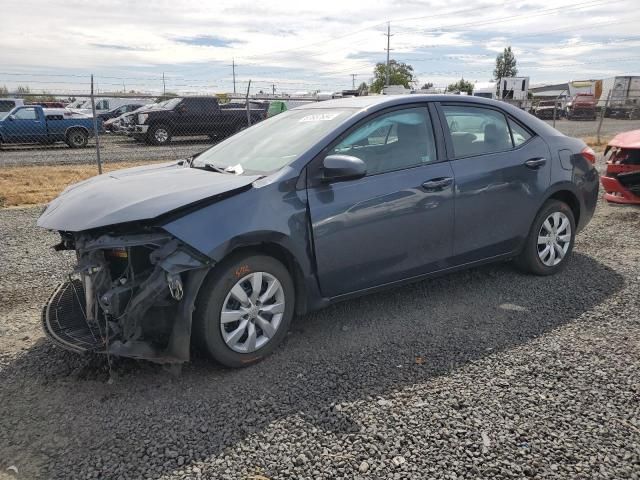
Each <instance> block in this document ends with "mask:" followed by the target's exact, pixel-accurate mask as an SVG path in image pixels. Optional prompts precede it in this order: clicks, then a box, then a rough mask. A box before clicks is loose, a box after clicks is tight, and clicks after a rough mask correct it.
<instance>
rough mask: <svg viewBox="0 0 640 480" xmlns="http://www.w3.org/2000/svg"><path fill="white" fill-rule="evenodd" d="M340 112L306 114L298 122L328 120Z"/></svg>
mask: <svg viewBox="0 0 640 480" xmlns="http://www.w3.org/2000/svg"><path fill="white" fill-rule="evenodd" d="M338 115H340V113H339V112H338V113H314V114H313V115H306V116H304V117H302V118H301V119H300V120H299V121H300V122H326V121H328V120H333V119H334V118H336V117H337V116H338Z"/></svg>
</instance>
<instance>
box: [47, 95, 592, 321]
mask: <svg viewBox="0 0 640 480" xmlns="http://www.w3.org/2000/svg"><path fill="white" fill-rule="evenodd" d="M451 100H452V97H451V96H421V95H410V96H402V97H361V98H354V99H345V100H340V101H328V102H321V103H318V104H310V105H305V106H304V107H299V108H301V109H315V108H332V107H336V108H341V109H344V108H352V109H354V115H352V116H350V117H349V118H348V119H347V120H346V121H345V122H344V123H343V124H342V125H340V126H339V127H337V128H336V129H335V130H334V131H333V132H331V133H329V134H327V135H326V137H325V138H324V139H322V140H321V141H319V142H318V143H317V144H316V145H315V146H313V147H312V148H310V149H309V150H308V151H307V152H306V153H305V154H303V155H301V156H300V158H298V159H297V160H295V161H294V162H292V163H291V164H290V165H289V166H288V167H286V168H283V169H281V170H280V171H278V172H275V173H273V174H271V175H268V176H267V177H265V178H261V179H258V178H257V177H247V176H235V175H227V174H220V173H215V172H207V171H199V170H193V169H182V168H180V169H178V168H176V167H169V166H164V167H150V168H142V169H136V170H133V171H128V173H127V171H125V172H124V173H122V174H116V175H112V176H103V177H99V178H98V179H95V180H92V181H89V182H85V183H83V184H80V185H79V186H76V187H73V188H71V189H68V190H67V191H66V192H65V193H64V194H63V195H61V196H60V197H59V198H58V199H57V200H55V201H54V202H52V204H51V206H50V208H49V209H48V210H47V211H46V212H45V213H44V214H43V216H42V217H41V219H40V221H39V225H41V226H44V227H47V228H51V229H58V230H67V231H78V230H84V229H90V228H95V227H99V226H105V227H106V226H108V225H109V224H119V223H124V222H132V221H135V220H142V221H145V222H144V223H145V224H151V225H155V226H160V227H162V228H164V229H165V230H166V231H167V232H169V233H171V234H172V235H173V236H175V237H176V238H178V239H179V240H181V241H183V242H184V243H185V244H187V245H189V246H190V247H192V248H194V249H195V250H197V251H199V252H201V253H202V254H204V255H206V256H207V257H209V258H210V259H211V260H212V261H213V262H217V261H220V260H222V259H223V258H224V257H225V256H226V255H228V254H229V253H230V252H232V251H234V250H236V249H238V248H242V247H246V246H261V245H264V244H269V245H273V246H277V247H278V248H279V249H280V250H281V251H282V252H283V254H285V255H287V256H288V258H289V259H290V261H291V266H292V268H293V269H294V273H295V277H296V286H297V289H298V291H299V292H302V299H303V300H304V306H303V307H300V305H298V310H299V311H304V310H306V309H311V308H315V307H317V306H321V305H324V304H326V303H327V301H329V300H330V299H332V298H335V299H337V298H345V297H346V296H348V295H353V294H358V293H361V292H364V291H368V290H371V289H372V288H376V287H380V286H385V285H388V284H393V283H397V282H400V281H404V280H406V279H415V278H419V277H420V276H423V275H429V274H434V273H441V272H446V271H451V270H453V269H457V268H461V267H464V266H466V265H471V264H477V263H479V262H484V261H489V260H493V259H496V258H508V257H509V256H512V255H514V254H516V253H517V252H518V251H519V249H520V248H521V246H522V240H523V239H524V238H525V236H526V235H527V233H528V230H529V227H530V225H531V222H532V220H533V217H534V216H535V213H536V212H537V209H538V208H539V207H540V206H541V205H542V203H543V202H544V201H545V200H546V199H547V198H548V197H549V196H550V195H552V194H554V193H555V192H559V191H562V192H570V194H572V195H574V196H575V198H576V199H577V202H578V204H579V206H580V219H579V228H582V227H583V226H584V225H585V224H586V223H587V222H588V220H589V219H590V217H591V215H592V214H593V210H594V209H595V203H596V199H597V191H598V179H597V173H596V171H595V168H593V166H592V165H590V164H588V162H586V160H584V159H583V158H582V156H581V155H579V152H580V151H581V149H582V148H583V147H584V143H583V142H582V141H580V140H576V139H571V138H568V137H565V136H564V135H562V134H561V133H559V132H557V131H556V130H555V129H553V128H551V127H550V126H548V125H547V124H545V123H544V122H542V121H540V120H538V119H536V118H534V117H532V116H530V115H528V114H527V113H525V112H523V111H521V110H518V109H516V108H514V107H511V106H509V105H506V104H503V103H499V102H495V101H492V100H487V99H482V98H478V97H456V98H455V100H456V102H465V103H472V104H478V105H491V106H492V107H494V108H497V109H499V110H502V111H504V112H506V113H508V114H509V115H511V116H512V117H514V118H515V119H517V120H518V121H520V122H521V123H523V124H525V125H527V126H528V127H529V128H530V129H531V130H532V131H533V132H534V133H535V134H537V136H538V138H534V139H533V140H532V141H530V142H529V143H527V144H525V146H523V147H521V148H520V149H519V150H517V151H511V152H506V153H501V154H495V155H484V156H481V157H475V158H474V159H473V161H472V160H471V159H466V160H455V159H453V158H451V156H450V152H451V150H450V149H447V148H445V147H444V145H445V144H446V142H445V141H443V136H442V135H443V133H444V131H445V129H446V125H445V126H444V127H443V125H441V124H440V122H439V121H438V118H437V116H434V115H433V112H434V108H433V106H431V107H430V111H431V112H432V117H433V121H434V129H435V132H436V140H437V142H438V145H439V152H440V153H439V155H440V158H439V159H440V160H441V162H440V163H435V164H431V165H425V166H420V167H414V168H411V169H406V170H402V171H397V172H390V173H384V174H380V175H378V176H376V177H365V178H362V179H359V180H351V181H347V182H340V183H328V184H324V185H318V184H315V183H314V182H313V181H311V182H310V185H311V186H310V187H309V188H308V189H307V188H305V186H306V180H305V178H306V176H308V177H309V178H310V179H313V178H315V177H317V175H319V173H320V172H318V167H317V165H318V164H319V162H317V161H314V159H320V160H321V159H322V157H323V156H324V152H326V149H327V147H328V146H329V145H330V144H331V143H332V142H333V141H335V139H336V138H337V137H338V136H340V135H341V134H342V133H343V132H344V131H345V130H347V129H348V128H350V127H351V126H353V125H355V124H356V123H357V122H358V121H360V120H362V119H364V118H366V117H368V116H369V115H371V114H372V113H375V112H379V111H381V110H384V109H386V108H391V107H394V108H397V107H399V106H402V105H406V106H409V105H410V104H411V105H415V104H420V103H425V104H426V102H440V101H442V102H444V101H451ZM562 149H568V150H571V152H573V156H572V157H571V161H572V164H573V168H572V170H570V171H569V170H566V169H563V168H562V165H561V164H560V159H559V155H558V151H559V150H562ZM534 157H536V158H537V157H544V158H547V159H548V162H547V163H546V164H545V165H544V166H542V167H541V168H540V169H538V170H531V169H529V168H527V167H526V166H525V165H524V164H523V163H524V162H525V161H526V160H527V159H530V158H534ZM448 176H451V177H453V178H454V183H453V184H452V185H451V186H448V187H446V188H444V189H442V190H440V191H436V192H432V191H428V190H426V189H425V188H423V187H422V186H421V185H422V183H423V182H425V181H428V180H430V179H434V178H441V177H448ZM236 192H237V194H235V195H233V193H236ZM223 194H224V195H225V198H224V200H221V201H217V202H216V201H211V202H207V203H204V204H203V205H197V208H189V209H186V210H184V211H181V210H180V209H181V208H182V207H185V206H188V205H193V204H197V202H199V201H200V200H205V199H212V198H215V197H216V196H217V195H223ZM168 212H173V214H172V215H169V216H166V215H165V214H166V213H168ZM154 218H157V220H153V219H154ZM491 229H492V231H489V230H491ZM300 298H301V297H299V300H300Z"/></svg>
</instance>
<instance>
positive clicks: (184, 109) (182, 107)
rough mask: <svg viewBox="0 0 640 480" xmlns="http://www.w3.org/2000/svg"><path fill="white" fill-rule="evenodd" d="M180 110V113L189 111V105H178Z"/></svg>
mask: <svg viewBox="0 0 640 480" xmlns="http://www.w3.org/2000/svg"><path fill="white" fill-rule="evenodd" d="M178 112H179V113H186V112H187V107H185V106H184V105H180V106H179V107H178Z"/></svg>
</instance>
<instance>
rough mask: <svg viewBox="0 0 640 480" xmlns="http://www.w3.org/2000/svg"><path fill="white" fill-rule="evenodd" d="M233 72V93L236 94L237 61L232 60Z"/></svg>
mask: <svg viewBox="0 0 640 480" xmlns="http://www.w3.org/2000/svg"><path fill="white" fill-rule="evenodd" d="M231 71H232V72H233V93H236V59H235V58H232V59H231Z"/></svg>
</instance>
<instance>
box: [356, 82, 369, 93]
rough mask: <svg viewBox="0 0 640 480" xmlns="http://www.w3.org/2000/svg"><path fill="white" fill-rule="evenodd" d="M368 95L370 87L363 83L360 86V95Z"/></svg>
mask: <svg viewBox="0 0 640 480" xmlns="http://www.w3.org/2000/svg"><path fill="white" fill-rule="evenodd" d="M367 93H369V87H368V86H367V83H366V82H362V83H361V84H360V85H358V95H366V94H367Z"/></svg>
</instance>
